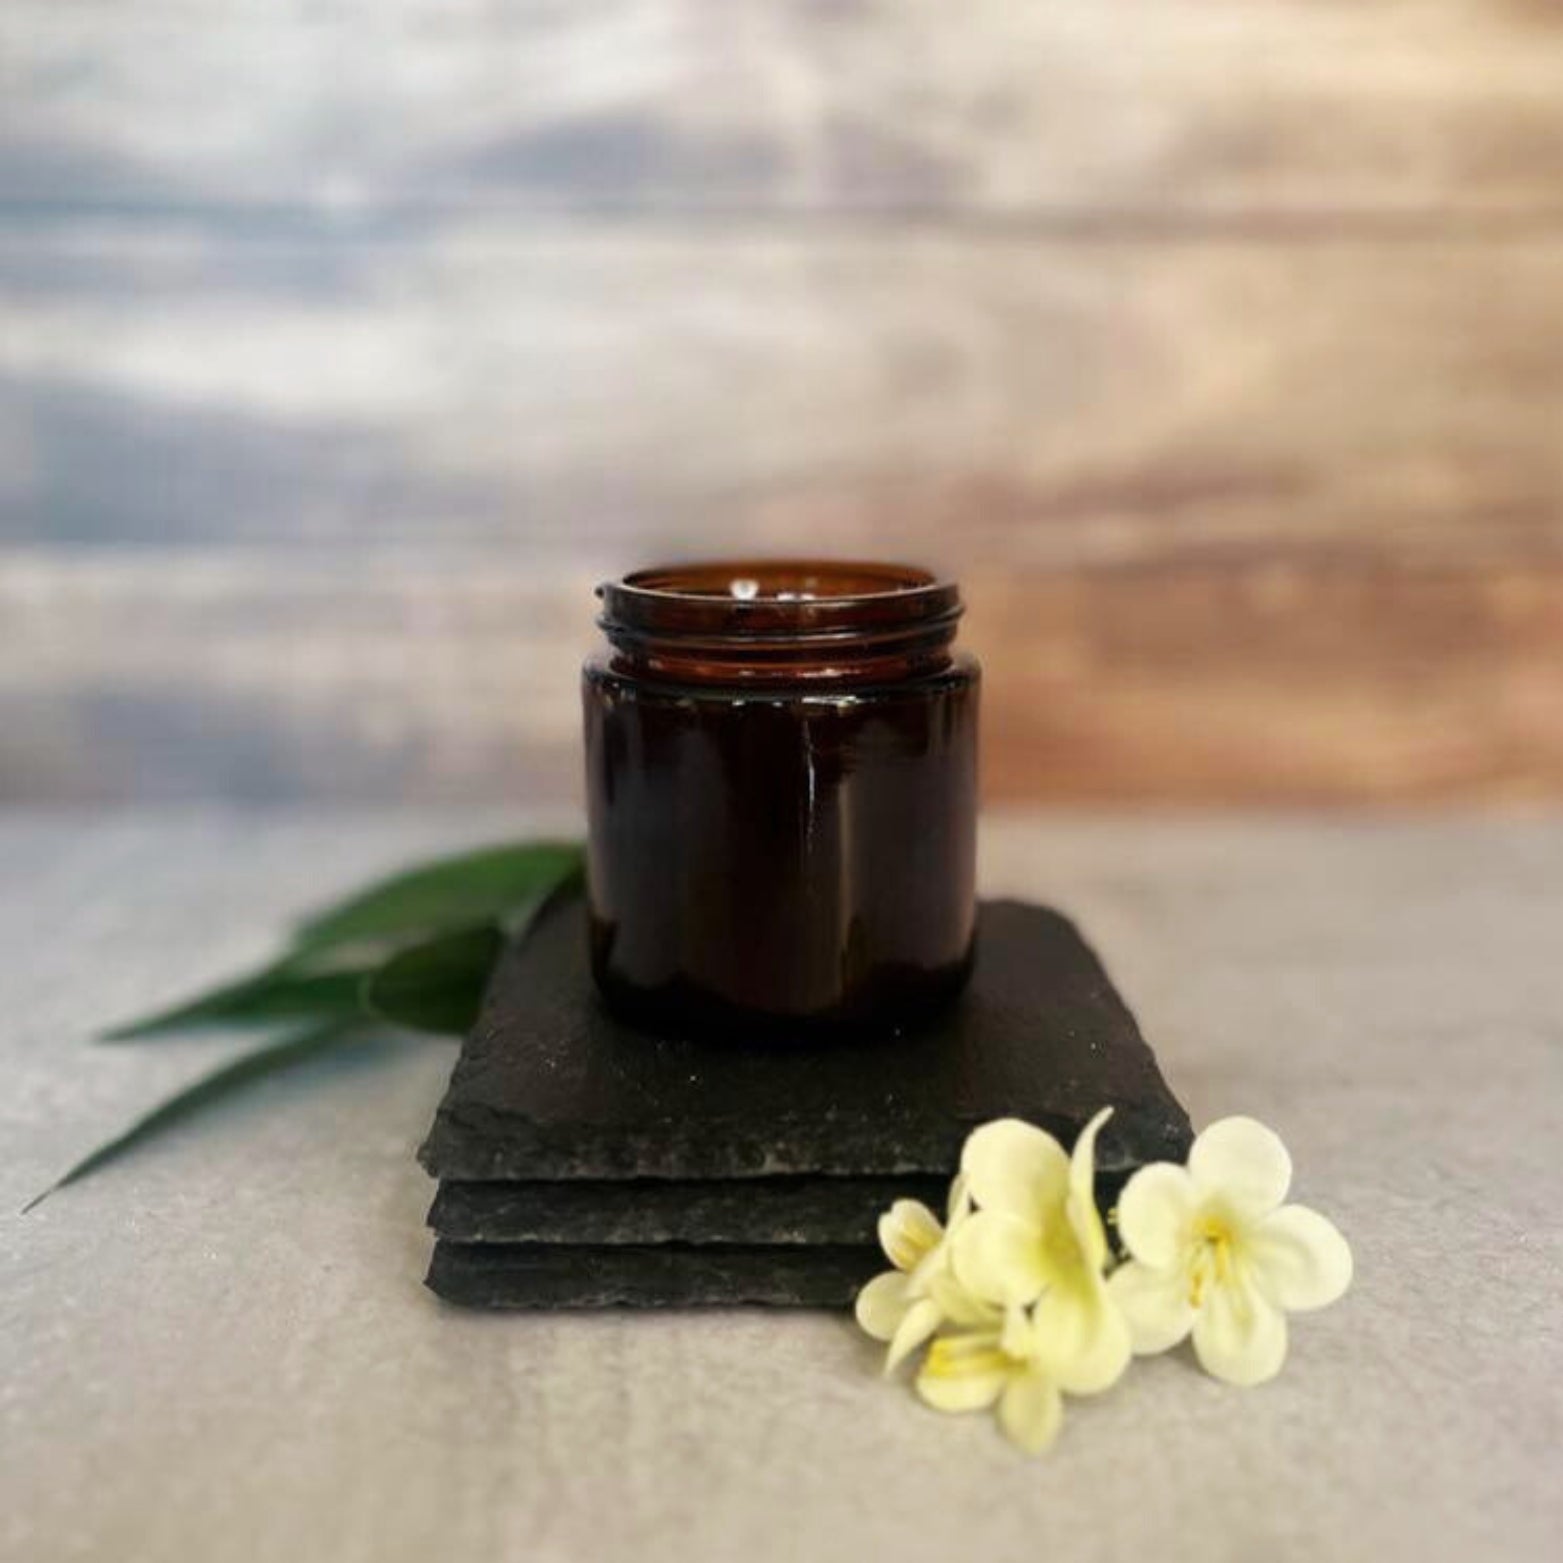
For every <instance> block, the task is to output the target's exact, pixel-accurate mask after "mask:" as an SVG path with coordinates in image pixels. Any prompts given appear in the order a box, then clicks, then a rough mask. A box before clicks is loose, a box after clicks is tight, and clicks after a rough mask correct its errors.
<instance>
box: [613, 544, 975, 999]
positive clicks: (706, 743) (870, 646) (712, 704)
mask: <svg viewBox="0 0 1563 1563" xmlns="http://www.w3.org/2000/svg"><path fill="white" fill-rule="evenodd" d="M598 595H599V596H600V597H601V599H602V603H603V611H602V616H601V618H600V619H599V621H598V622H599V623H600V625H601V626H602V629H603V631H604V633H605V635H606V636H607V640H608V649H607V651H606V652H604V653H601V654H599V655H598V656H596V657H594V658H592V659H591V660H590V661H589V662H588V663H587V664H586V668H585V672H584V680H583V693H584V700H585V711H586V783H587V787H586V791H587V810H588V818H589V826H590V843H589V854H588V859H589V861H588V875H587V881H588V893H589V902H590V910H591V939H592V968H593V972H594V974H595V976H596V979H597V982H598V985H599V986H600V988H601V989H602V991H603V993H604V994H605V995H606V996H607V998H608V1000H609V1002H610V1003H611V1004H612V1005H613V1006H614V1007H615V1008H616V1009H617V1010H619V1011H620V1012H621V1013H624V1014H626V1015H627V1016H629V1017H630V1018H632V1019H636V1020H640V1021H643V1022H647V1023H651V1024H671V1025H676V1026H680V1027H698V1028H702V1029H704V1028H713V1027H714V1028H727V1029H730V1028H733V1027H756V1026H758V1027H766V1026H785V1027H788V1028H796V1027H798V1026H806V1027H818V1028H836V1027H854V1028H862V1027H870V1028H878V1027H886V1028H893V1027H897V1026H900V1025H904V1024H906V1023H908V1022H909V1021H912V1020H914V1019H915V1018H916V1017H918V1016H919V1015H921V1014H923V1013H925V1012H927V1011H928V1010H929V1009H930V1008H932V1007H933V1006H936V1005H939V1004H942V1003H944V1002H945V1001H947V1000H948V999H950V998H951V997H953V996H954V994H955V993H956V992H957V991H958V990H959V989H960V987H961V985H962V983H963V982H964V981H965V980H966V977H967V975H968V973H969V971H970V969H971V961H972V937H973V932H974V928H975V923H976V891H975V852H976V811H977V696H978V688H979V672H978V668H977V664H976V662H975V661H974V660H973V659H972V658H971V657H969V656H966V655H964V654H960V653H955V652H953V651H952V648H951V643H952V641H953V640H954V637H955V628H956V624H957V621H958V620H959V618H960V614H961V603H960V596H959V593H958V592H957V590H956V588H955V586H954V585H953V584H950V583H948V582H943V581H940V580H937V579H936V578H935V577H934V576H932V575H930V574H929V573H928V572H927V571H924V570H915V569H909V568H906V567H903V566H897V565H880V564H840V563H825V562H814V561H807V560H786V561H768V562H755V561H745V562H735V563H715V564H703V565H691V566H683V567H671V568H666V569H657V570H642V571H638V572H637V573H635V574H633V575H629V576H626V577H625V578H624V579H623V580H622V581H618V582H614V583H611V584H608V585H605V586H602V587H600V588H599V589H598Z"/></svg>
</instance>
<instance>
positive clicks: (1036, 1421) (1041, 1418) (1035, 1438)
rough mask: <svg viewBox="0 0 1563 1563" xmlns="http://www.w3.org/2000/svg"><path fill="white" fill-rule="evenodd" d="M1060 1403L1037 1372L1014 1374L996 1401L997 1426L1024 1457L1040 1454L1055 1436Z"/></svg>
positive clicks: (1048, 1382)
mask: <svg viewBox="0 0 1563 1563" xmlns="http://www.w3.org/2000/svg"><path fill="white" fill-rule="evenodd" d="M1063 1419H1064V1401H1063V1397H1062V1396H1061V1395H1060V1394H1059V1393H1058V1386H1057V1385H1056V1384H1054V1383H1053V1381H1052V1380H1051V1379H1050V1378H1049V1377H1048V1376H1047V1374H1046V1373H1044V1372H1043V1371H1042V1370H1041V1369H1040V1368H1037V1367H1031V1368H1027V1369H1026V1370H1025V1371H1024V1372H1022V1373H1017V1374H1016V1375H1015V1376H1014V1377H1013V1378H1011V1379H1010V1381H1009V1383H1008V1384H1006V1385H1005V1386H1004V1393H1003V1394H1002V1395H1001V1396H1000V1397H999V1426H1000V1427H1002V1428H1003V1429H1004V1431H1005V1432H1006V1433H1007V1434H1008V1435H1009V1437H1010V1440H1011V1442H1013V1443H1016V1444H1018V1445H1019V1446H1020V1447H1021V1448H1022V1449H1024V1450H1025V1451H1026V1453H1027V1454H1041V1453H1042V1451H1043V1450H1044V1449H1046V1448H1047V1447H1048V1445H1049V1444H1051V1443H1052V1442H1053V1440H1054V1439H1055V1438H1056V1437H1057V1436H1058V1428H1059V1424H1060V1423H1061V1422H1062V1421H1063Z"/></svg>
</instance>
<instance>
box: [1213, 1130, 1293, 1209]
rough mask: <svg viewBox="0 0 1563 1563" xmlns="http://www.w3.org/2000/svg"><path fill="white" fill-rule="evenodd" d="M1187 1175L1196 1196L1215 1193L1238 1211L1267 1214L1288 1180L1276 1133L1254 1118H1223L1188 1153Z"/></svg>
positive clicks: (1282, 1148)
mask: <svg viewBox="0 0 1563 1563" xmlns="http://www.w3.org/2000/svg"><path fill="white" fill-rule="evenodd" d="M1189 1176H1190V1177H1192V1178H1193V1180H1194V1182H1195V1184H1196V1186H1197V1187H1198V1189H1199V1192H1200V1193H1201V1194H1219V1195H1221V1196H1222V1198H1224V1199H1225V1200H1226V1202H1227V1203H1228V1204H1229V1205H1230V1206H1231V1207H1232V1208H1233V1209H1234V1210H1235V1211H1236V1212H1237V1213H1238V1214H1240V1215H1243V1216H1247V1217H1249V1218H1250V1219H1257V1218H1258V1217H1259V1216H1265V1215H1268V1214H1269V1213H1270V1212H1271V1211H1272V1210H1274V1209H1275V1207H1276V1206H1277V1205H1279V1204H1280V1203H1281V1201H1282V1200H1283V1199H1285V1198H1286V1191H1287V1189H1289V1188H1290V1187H1291V1184H1292V1158H1291V1157H1290V1156H1289V1155H1288V1154H1287V1152H1286V1147H1285V1146H1284V1145H1283V1144H1282V1143H1281V1137H1280V1136H1279V1135H1278V1134H1277V1133H1276V1132H1275V1130H1274V1129H1267V1128H1266V1127H1265V1126H1264V1124H1262V1123H1260V1122H1259V1121H1258V1119H1256V1118H1222V1119H1220V1120H1219V1121H1218V1122H1216V1123H1213V1124H1211V1125H1210V1127H1209V1128H1208V1129H1206V1130H1205V1131H1204V1133H1203V1134H1201V1135H1200V1136H1199V1137H1198V1138H1197V1139H1196V1140H1195V1141H1194V1148H1193V1150H1191V1151H1190V1152H1189Z"/></svg>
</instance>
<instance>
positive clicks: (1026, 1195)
mask: <svg viewBox="0 0 1563 1563" xmlns="http://www.w3.org/2000/svg"><path fill="white" fill-rule="evenodd" d="M961 1171H962V1172H963V1173H964V1174H965V1176H966V1187H967V1192H968V1193H970V1195H971V1197H972V1198H973V1199H974V1200H976V1202H977V1204H978V1206H979V1207H980V1208H981V1209H983V1210H994V1211H1006V1212H1008V1213H1009V1214H1010V1215H1015V1216H1020V1217H1022V1218H1023V1219H1024V1220H1027V1221H1030V1222H1032V1223H1033V1224H1040V1222H1041V1220H1042V1218H1043V1214H1044V1212H1047V1211H1049V1210H1052V1209H1053V1208H1054V1207H1056V1206H1058V1205H1061V1204H1062V1203H1063V1201H1064V1196H1065V1195H1066V1194H1067V1193H1068V1190H1069V1158H1068V1157H1067V1156H1066V1155H1065V1154H1064V1148H1063V1146H1062V1145H1060V1144H1059V1143H1058V1141H1057V1140H1055V1139H1054V1138H1053V1136H1052V1135H1051V1134H1046V1133H1044V1132H1043V1131H1042V1130H1041V1129H1038V1128H1037V1127H1036V1126H1035V1125H1034V1124H1029V1123H1022V1122H1021V1121H1020V1119H1018V1118H998V1119H995V1120H994V1121H993V1122H992V1123H985V1124H983V1126H982V1127H981V1128H980V1129H974V1130H973V1131H972V1132H971V1133H970V1134H969V1135H968V1136H967V1137H966V1145H965V1148H964V1149H963V1150H962V1151H961Z"/></svg>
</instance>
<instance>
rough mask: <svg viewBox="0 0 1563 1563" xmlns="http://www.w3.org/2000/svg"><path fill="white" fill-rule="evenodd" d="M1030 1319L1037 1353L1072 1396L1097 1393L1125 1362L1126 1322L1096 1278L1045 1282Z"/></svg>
mask: <svg viewBox="0 0 1563 1563" xmlns="http://www.w3.org/2000/svg"><path fill="white" fill-rule="evenodd" d="M1031 1319H1032V1330H1033V1338H1034V1340H1035V1349H1036V1352H1037V1356H1038V1358H1039V1359H1040V1360H1041V1362H1042V1363H1043V1365H1044V1366H1045V1367H1046V1368H1047V1370H1048V1372H1049V1373H1050V1374H1051V1375H1052V1377H1053V1379H1054V1380H1055V1382H1056V1383H1057V1384H1058V1387H1059V1388H1060V1389H1062V1390H1066V1391H1067V1392H1068V1393H1069V1394H1071V1395H1095V1394H1098V1393H1100V1392H1101V1391H1102V1390H1104V1389H1106V1388H1108V1386H1109V1385H1111V1384H1115V1383H1116V1382H1117V1381H1118V1379H1119V1378H1120V1377H1121V1376H1122V1374H1123V1370H1124V1369H1125V1368H1126V1367H1128V1365H1129V1358H1130V1356H1131V1355H1132V1353H1133V1344H1132V1342H1131V1340H1130V1337H1129V1326H1128V1324H1127V1323H1126V1322H1125V1320H1124V1317H1123V1315H1122V1314H1121V1313H1119V1311H1118V1309H1117V1308H1116V1307H1115V1306H1114V1304H1113V1303H1112V1302H1111V1300H1110V1299H1109V1297H1108V1295H1107V1288H1106V1286H1105V1285H1104V1284H1103V1282H1102V1280H1101V1278H1100V1277H1096V1276H1092V1277H1086V1278H1083V1279H1082V1280H1080V1281H1076V1282H1072V1283H1069V1284H1066V1285H1061V1286H1052V1287H1049V1288H1048V1290H1047V1291H1046V1292H1044V1293H1043V1294H1042V1298H1041V1300H1040V1301H1039V1302H1038V1303H1037V1305H1036V1308H1035V1309H1034V1310H1033V1312H1032V1316H1031Z"/></svg>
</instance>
